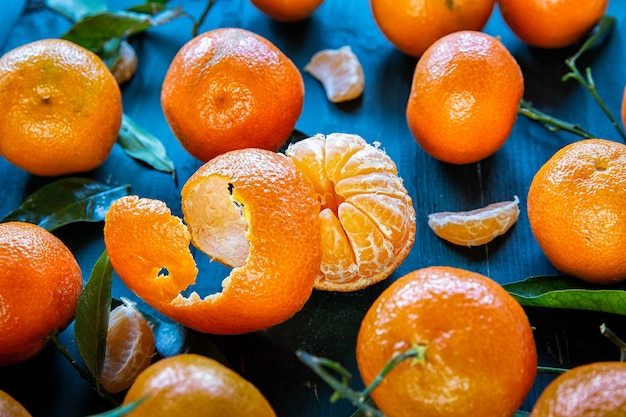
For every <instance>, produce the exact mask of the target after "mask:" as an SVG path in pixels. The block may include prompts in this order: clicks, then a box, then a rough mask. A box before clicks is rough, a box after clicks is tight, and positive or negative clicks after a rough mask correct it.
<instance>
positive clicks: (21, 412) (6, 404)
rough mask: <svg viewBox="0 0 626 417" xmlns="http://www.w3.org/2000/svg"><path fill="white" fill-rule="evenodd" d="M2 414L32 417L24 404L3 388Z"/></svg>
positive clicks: (5, 416) (4, 416)
mask: <svg viewBox="0 0 626 417" xmlns="http://www.w3.org/2000/svg"><path fill="white" fill-rule="evenodd" d="M0 416H2V417H32V416H31V414H30V413H29V412H28V410H26V408H24V406H23V405H22V404H20V403H19V402H18V401H17V400H16V399H15V398H13V397H11V396H10V395H9V394H7V393H6V392H4V391H2V390H0Z"/></svg>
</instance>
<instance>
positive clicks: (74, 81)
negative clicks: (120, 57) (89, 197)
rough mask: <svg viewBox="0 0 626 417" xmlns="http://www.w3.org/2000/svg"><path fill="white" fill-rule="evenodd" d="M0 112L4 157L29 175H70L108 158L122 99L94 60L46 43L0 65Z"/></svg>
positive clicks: (70, 46) (73, 48) (60, 43)
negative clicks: (0, 115)
mask: <svg viewBox="0 0 626 417" xmlns="http://www.w3.org/2000/svg"><path fill="white" fill-rule="evenodd" d="M0 113H2V115H3V117H2V121H1V122H0V137H2V140H0V155H2V156H4V157H5V158H6V159H7V160H8V161H9V162H11V163H12V164H14V165H16V166H18V167H20V168H22V169H24V170H26V171H28V172H29V173H31V174H35V175H44V176H56V175H63V174H72V173H78V172H85V171H90V170H92V169H94V168H97V167H98V166H100V165H101V164H102V163H104V161H105V160H106V159H107V157H108V156H109V154H110V152H111V149H112V148H113V145H114V144H115V142H116V141H117V137H118V133H119V130H120V126H121V123H122V95H121V92H120V88H119V86H118V84H117V81H116V80H115V77H113V74H111V72H110V71H109V69H108V68H107V66H106V64H105V63H104V62H103V61H102V60H101V59H100V58H99V57H98V56H97V55H96V54H94V53H93V52H91V51H89V50H87V49H85V48H83V47H82V46H79V45H76V44H75V43H72V42H69V41H66V40H62V39H43V40H39V41H35V42H32V43H29V44H26V45H23V46H20V47H17V48H15V49H13V50H11V51H9V52H7V53H6V54H5V55H4V56H2V57H1V58H0Z"/></svg>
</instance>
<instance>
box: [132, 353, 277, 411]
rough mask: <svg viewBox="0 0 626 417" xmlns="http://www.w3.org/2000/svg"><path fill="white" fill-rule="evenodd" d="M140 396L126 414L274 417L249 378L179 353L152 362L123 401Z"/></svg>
mask: <svg viewBox="0 0 626 417" xmlns="http://www.w3.org/2000/svg"><path fill="white" fill-rule="evenodd" d="M138 400H142V401H141V403H140V404H139V405H138V406H137V407H136V408H135V409H133V410H132V411H130V412H128V413H126V414H124V415H125V416H127V417H154V416H170V417H175V416H180V417H182V416H184V417H249V416H254V417H276V414H275V413H274V410H273V409H272V406H271V405H270V404H269V403H268V401H267V399H265V397H264V396H263V394H262V393H261V392H260V391H259V390H258V389H257V388H256V387H255V386H254V385H253V384H252V383H250V382H249V381H247V380H246V379H244V378H243V377H241V376H240V375H239V374H237V373H236V372H234V371H232V370H231V369H229V368H227V367H225V366H224V365H222V364H220V363H218V362H216V361H215V360H213V359H210V358H207V357H204V356H200V355H197V354H189V353H188V354H180V355H176V356H170V357H168V358H165V359H161V360H159V361H158V362H155V363H154V364H152V365H151V366H150V367H148V368H146V369H145V370H144V371H143V372H142V373H141V374H139V376H138V377H137V379H136V380H135V382H134V383H133V385H132V386H131V387H130V389H129V390H128V392H127V393H126V397H125V398H124V404H130V403H132V402H134V401H138Z"/></svg>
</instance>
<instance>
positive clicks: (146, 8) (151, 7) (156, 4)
mask: <svg viewBox="0 0 626 417" xmlns="http://www.w3.org/2000/svg"><path fill="white" fill-rule="evenodd" d="M168 2H169V0H152V1H147V2H145V3H144V4H139V5H137V6H132V7H128V8H126V10H128V11H129V12H135V13H146V14H149V15H155V14H157V13H160V12H162V11H163V10H166V9H167V3H168Z"/></svg>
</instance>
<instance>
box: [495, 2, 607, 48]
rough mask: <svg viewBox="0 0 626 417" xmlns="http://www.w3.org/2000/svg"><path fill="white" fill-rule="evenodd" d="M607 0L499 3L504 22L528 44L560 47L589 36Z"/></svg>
mask: <svg viewBox="0 0 626 417" xmlns="http://www.w3.org/2000/svg"><path fill="white" fill-rule="evenodd" d="M608 4H609V1H608V0H550V1H545V0H498V6H499V9H500V12H501V13H502V18H503V19H504V21H505V23H506V24H507V25H508V26H509V27H510V28H511V30H512V31H513V33H515V34H516V35H517V37H518V38H520V39H521V40H522V41H524V42H526V43H527V44H529V45H533V46H537V47H540V48H560V47H564V46H568V45H571V44H573V43H574V42H576V41H578V40H580V39H581V38H582V37H583V36H584V35H585V34H586V33H588V32H589V31H590V30H591V29H592V28H593V26H594V25H595V24H596V23H597V22H598V20H600V18H601V17H602V16H603V15H604V13H605V12H606V9H607V7H608Z"/></svg>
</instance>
